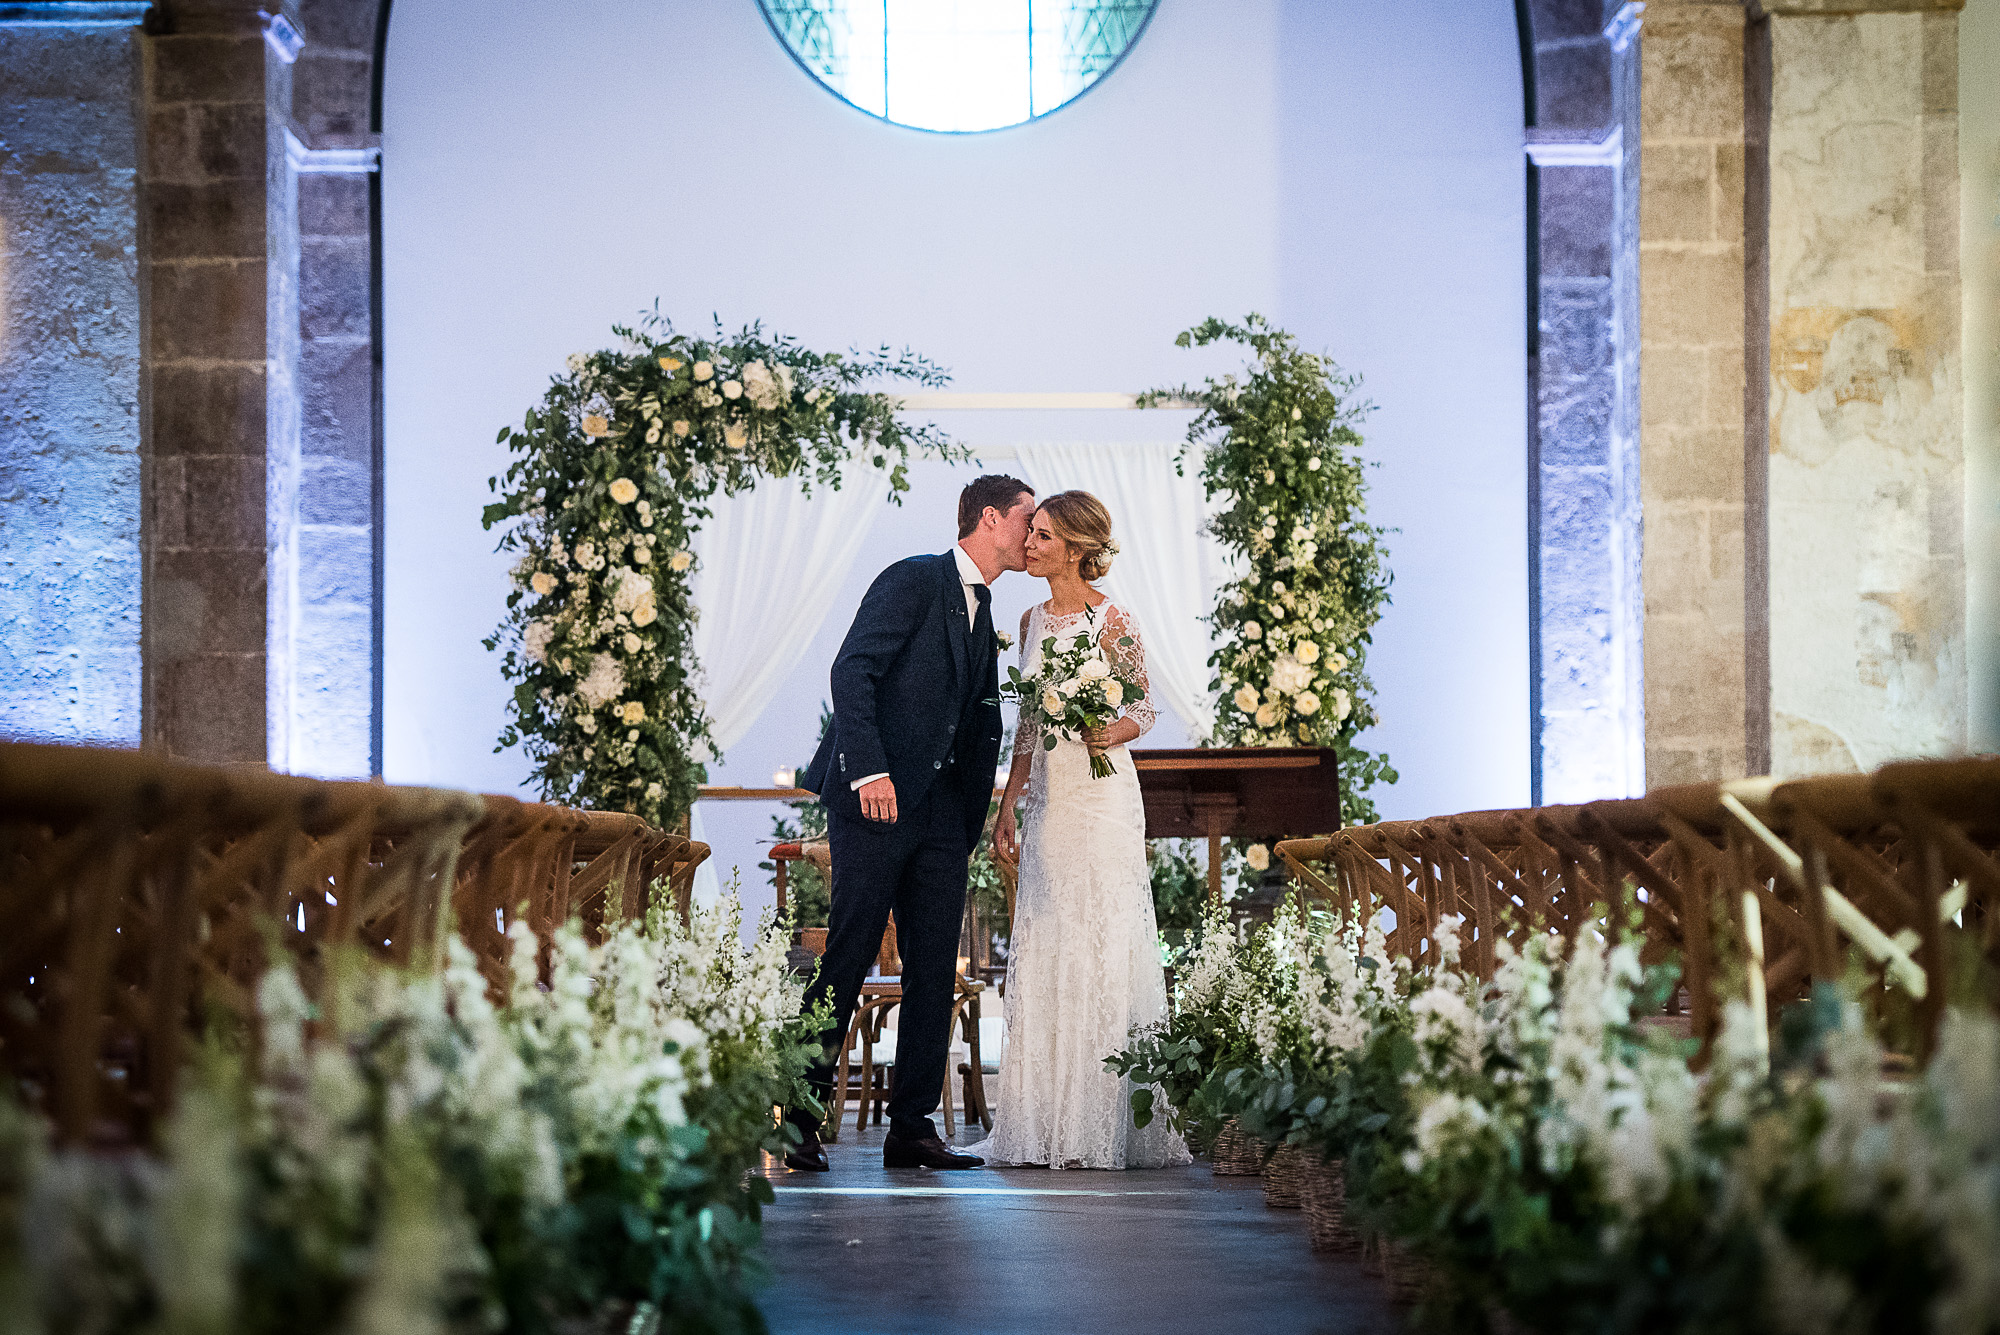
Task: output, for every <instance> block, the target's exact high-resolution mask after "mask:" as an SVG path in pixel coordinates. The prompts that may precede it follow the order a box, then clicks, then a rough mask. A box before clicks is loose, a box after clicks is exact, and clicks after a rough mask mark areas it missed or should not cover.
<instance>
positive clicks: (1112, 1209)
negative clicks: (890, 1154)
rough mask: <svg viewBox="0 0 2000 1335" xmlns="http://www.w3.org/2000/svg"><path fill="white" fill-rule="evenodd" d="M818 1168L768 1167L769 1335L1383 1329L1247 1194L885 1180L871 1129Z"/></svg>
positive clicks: (1372, 1283)
mask: <svg viewBox="0 0 2000 1335" xmlns="http://www.w3.org/2000/svg"><path fill="white" fill-rule="evenodd" d="M976 1138H977V1137H975V1136H967V1135H963V1134H961V1135H960V1136H959V1137H958V1140H959V1141H960V1143H962V1144H963V1143H970V1141H972V1140H973V1139H976ZM827 1154H828V1157H829V1158H830V1159H831V1160H832V1162H833V1171H832V1172H829V1173H792V1172H787V1171H786V1170H785V1169H784V1168H783V1167H782V1166H778V1165H775V1164H774V1165H773V1168H774V1171H773V1172H772V1173H771V1182H772V1186H773V1187H774V1188H775V1189H776V1191H777V1197H778V1199H777V1203H776V1204H774V1205H772V1206H771V1207H770V1208H769V1209H768V1210H767V1211H766V1212H765V1215H764V1221H765V1223H764V1242H765V1255H766V1256H767V1257H768V1258H769V1259H770V1262H771V1265H772V1268H773V1270H774V1271H775V1272H776V1278H775V1280H774V1282H773V1283H772V1284H771V1286H770V1287H769V1288H768V1289H766V1290H765V1291H764V1292H763V1294H762V1295H761V1300H762V1304H763V1308H764V1312H765V1315H766V1316H767V1317H768V1318H769V1319H770V1323H771V1330H772V1331H773V1335H791V1333H792V1332H798V1333H799V1335H805V1333H806V1332H811V1335H906V1333H907V1335H946V1333H947V1332H948V1333H949V1335H1015V1333H1016V1332H1021V1333H1022V1335H1026V1333H1028V1332H1033V1335H1100V1333H1104V1335H1109V1333H1111V1332H1125V1331H1132V1332H1148V1333H1149V1335H1171V1333H1172V1332H1177V1331H1200V1332H1204V1333H1207V1332H1217V1333H1219V1335H1234V1333H1235V1332H1238V1331H1257V1332H1263V1331H1284V1332H1287V1335H1363V1333H1364V1332H1365V1333H1367V1335H1373V1333H1374V1332H1389V1331H1395V1330H1399V1329H1401V1325H1402V1323H1401V1319H1400V1316H1399V1314H1398V1312H1397V1310H1396V1309H1395V1308H1393V1307H1391V1306H1390V1304H1389V1302H1388V1300H1387V1298H1386V1296H1385V1294H1384V1292H1383V1290H1382V1287H1381V1284H1380V1282H1379V1281H1378V1280H1377V1279H1375V1278H1374V1277H1373V1276H1371V1275H1368V1274H1365V1273H1363V1271H1362V1269H1361V1267H1360V1265H1359V1264H1358V1263H1357V1262H1354V1261H1349V1260H1336V1259H1332V1258H1329V1257H1322V1256H1315V1255H1313V1253H1312V1251H1311V1250H1310V1249H1309V1248H1308V1247H1307V1246H1306V1233H1305V1220H1304V1219H1303V1218H1302V1217H1301V1215H1300V1214H1299V1212H1298V1211H1296V1210H1273V1209H1270V1208H1269V1207H1267V1206H1266V1205H1265V1204H1264V1195H1263V1191H1262V1189H1261V1188H1260V1186H1259V1185H1258V1182H1257V1180H1256V1179H1255V1178H1241V1177H1216V1176H1214V1175H1213V1174H1211V1173H1210V1172H1209V1170H1208V1166H1207V1165H1206V1164H1196V1165H1194V1166H1193V1167H1191V1168H1175V1169H1166V1170H1161V1171H1155V1172H1129V1173H1090V1172H1069V1173H1051V1172H1049V1171H1047V1170H1045V1169H984V1170H978V1171H973V1172H964V1173H932V1172H929V1171H927V1170H924V1169H899V1170H895V1171H890V1170H887V1169H884V1168H883V1167H882V1132H881V1130H880V1129H877V1128H871V1129H870V1130H868V1131H866V1132H864V1133H862V1135H861V1136H860V1138H859V1140H858V1141H857V1139H856V1138H855V1134H854V1132H853V1131H852V1130H850V1131H849V1132H848V1133H847V1134H846V1135H845V1136H843V1137H842V1139H841V1142H840V1143H839V1144H837V1145H829V1146H827Z"/></svg>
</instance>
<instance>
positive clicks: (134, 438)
mask: <svg viewBox="0 0 2000 1335" xmlns="http://www.w3.org/2000/svg"><path fill="white" fill-rule="evenodd" d="M126 8H127V9H128V10H131V9H134V8H135V7H131V6H127V7H126ZM135 16H136V15H135V14H127V15H126V16H125V17H124V19H123V21H122V22H117V23H115V24H114V25H113V26H104V27H72V26H54V25H46V24H33V23H22V24H15V25H9V26H4V27H0V89H4V90H5V96H4V99H0V285H4V287H0V291H4V297H0V734H5V735H7V736H13V737H28V738H35V739H41V740H49V741H71V742H94V743H101V744H110V745H121V746H131V745H136V744H137V743H138V742H139V740H140V736H141V732H142V728H143V705H142V693H141V689H140V679H141V630H142V603H143V585H144V563H143V560H142V557H141V550H140V527H141V525H140V496H141V467H142V463H141V457H142V456H141V441H142V439H143V422H142V420H141V413H140V375H141V352H142V347H143V331H142V326H141V302H140V296H139V284H138V265H139V239H140V192H139V162H140V140H141V137H142V136H141V127H140V125H139V122H138V105H139V103H138V92H139V80H140V65H141V60H142V45H143V43H142V39H141V38H140V36H139V32H138V29H137V28H135V27H133V26H131V25H132V21H133V18H134V17H135Z"/></svg>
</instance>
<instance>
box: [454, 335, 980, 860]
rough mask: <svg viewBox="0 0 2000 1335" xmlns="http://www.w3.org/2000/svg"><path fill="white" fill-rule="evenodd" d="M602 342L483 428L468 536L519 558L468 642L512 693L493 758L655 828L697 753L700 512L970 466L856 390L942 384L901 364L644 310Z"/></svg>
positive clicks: (926, 369) (687, 796)
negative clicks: (856, 475)
mask: <svg viewBox="0 0 2000 1335" xmlns="http://www.w3.org/2000/svg"><path fill="white" fill-rule="evenodd" d="M613 332H615V333H616V334H618V335H620V336H621V338H622V339H623V346H621V347H619V348H617V349H608V350H605V351H601V352H593V353H578V354H576V355H574V356H572V357H571V358H570V359H569V363H568V367H567V370H566V372H565V373H564V374H563V375H560V376H557V377H556V378H555V379H554V380H553V381H552V382H551V384H550V386H549V389H548V392H547V393H546V394H545V395H544V396H543V399H542V403H541V405H540V406H539V407H537V408H535V409H533V410H531V411H530V412H529V413H528V415H527V418H526V420H525V421H524V422H523V424H522V425H521V426H520V427H517V428H511V429H507V430H503V431H501V432H500V435H499V443H501V444H503V445H506V446H507V447H508V449H509V451H510V452H511V453H512V454H513V455H514V459H513V462H512V463H510V464H509V465H508V467H507V469H506V471H505V473H504V474H502V475H501V476H500V477H496V478H493V479H491V481H490V483H489V485H490V486H491V487H492V488H493V489H494V490H495V491H497V492H498V493H499V499H498V500H496V501H495V502H494V503H493V504H491V505H489V506H487V507H486V511H485V515H484V522H485V524H486V527H488V528H489V529H490V528H494V527H496V526H499V527H501V529H502V532H501V537H500V544H499V545H500V549H501V550H502V551H508V552H514V553H517V554H518V556H517V559H516V561H515V563H514V567H513V588H512V590H511V591H510V592H509V594H508V597H507V614H506V617H505V619H504V621H503V622H502V624H501V626H500V627H499V629H498V630H497V631H495V632H494V634H493V635H492V636H490V637H489V638H488V639H487V640H486V642H485V643H486V647H487V648H489V649H496V650H500V651H502V653H503V658H502V660H501V671H502V673H503V674H504V675H505V676H506V678H507V679H508V680H509V681H510V682H512V683H513V685H514V692H513V697H512V700H511V701H510V704H509V716H510V718H509V722H508V724H507V727H506V728H505V730H504V731H503V732H502V733H501V735H500V746H501V747H508V746H514V745H521V746H523V747H525V749H526V750H527V753H528V756H529V759H530V760H531V761H532V762H533V764H534V770H533V773H534V777H535V779H536V781H537V782H538V783H539V784H540V786H541V791H542V794H543V796H544V797H545V798H547V799H548V800H550V801H556V802H566V803H572V804H576V805H583V806H593V807H598V808H603V809H609V810H620V811H629V812H634V813H636V814H638V815H640V816H642V817H644V818H645V819H646V820H647V821H649V822H651V823H653V824H656V825H661V826H664V827H669V828H670V827H671V826H672V825H673V824H674V823H675V822H676V821H677V820H678V819H679V817H680V815H681V813H683V812H685V811H686V810H687V808H688V805H689V804H690V803H691V802H692V801H693V799H694V793H695V789H696V788H697V787H698V786H699V785H700V783H701V782H702V778H703V775H704V773H705V771H704V769H703V764H704V762H705V761H707V760H709V759H712V758H713V750H714V747H713V738H712V737H711V736H710V733H709V722H708V715H707V712H706V708H705V706H704V704H703V702H702V699H701V695H700V682H701V665H700V664H699V663H698V662H696V660H695V654H694V648H693V642H692V632H693V625H694V621H695V618H696V616H697V615H698V611H697V609H696V608H695V606H694V604H693V601H692V597H691V591H690V588H691V586H690V581H691V578H692V576H693V573H694V566H695V557H694V539H695V534H696V532H697V531H698V530H699V528H700V525H701V521H702V520H704V519H706V518H708V516H709V510H708V509H707V502H708V501H709V499H710V498H711V497H713V496H714V495H715V493H716V492H718V491H721V492H723V493H725V494H730V495H733V494H735V493H737V492H741V491H744V490H746V489H748V488H750V487H752V486H755V485H763V484H765V483H768V482H775V481H778V480H780V479H782V480H783V482H782V485H787V486H799V487H803V488H805V489H807V490H810V489H811V488H812V487H814V486H821V487H838V486H840V485H841V479H842V476H843V469H844V468H845V467H846V465H847V464H848V463H849V462H850V461H853V460H857V459H858V460H862V461H864V462H866V463H867V464H868V465H870V466H872V467H874V468H876V469H879V470H880V471H881V474H882V481H883V483H884V486H885V488H886V490H887V492H888V495H889V497H890V499H891V500H894V499H896V498H897V497H899V496H900V494H901V493H902V492H903V491H905V490H907V489H908V487H909V481H908V476H907V473H908V464H909V460H910V458H911V457H912V456H913V455H929V456H933V457H938V458H946V459H958V458H965V457H968V454H967V451H966V450H964V449H963V448H962V447H959V446H957V445H955V444H953V443H952V442H951V441H950V440H949V439H948V438H946V437H945V436H944V434H943V433H942V432H940V431H938V430H937V428H935V427H933V426H929V425H924V426H909V425H905V424H904V423H903V422H901V421H899V420H898V418H897V416H896V411H897V410H896V400H895V399H893V398H891V397H890V396H889V395H887V394H884V393H881V392H879V391H874V390H864V389H863V388H862V386H863V385H864V384H866V383H869V382H876V381H880V380H883V379H900V380H906V381H911V382H914V383H916V384H919V385H925V386H936V385H941V384H944V383H945V382H946V380H947V377H946V375H945V374H944V372H943V371H941V370H940V369H939V368H938V367H936V366H934V365H933V364H932V363H930V362H928V361H926V360H924V359H923V358H922V357H919V356H916V355H915V354H913V353H910V352H904V353H902V354H900V355H892V354H891V353H890V352H889V350H888V349H887V348H883V349H880V350H877V351H875V352H868V353H864V352H859V351H857V352H852V353H848V354H845V355H843V354H839V353H818V352H810V351H808V350H806V349H805V348H803V347H801V346H800V345H799V344H798V343H797V342H796V341H794V340H792V339H789V338H773V337H768V336H766V335H765V334H764V332H763V330H762V328H761V327H760V326H757V325H752V326H750V327H749V328H747V329H745V330H743V331H742V332H740V333H738V334H735V335H725V334H724V333H723V330H722V328H721V326H720V324H719V323H718V325H717V327H716V329H715V331H714V333H713V334H712V335H711V336H710V337H707V338H693V337H689V336H688V335H684V334H681V333H679V332H677V331H676V330H675V329H674V328H673V326H672V324H671V323H670V322H669V321H667V320H666V319H664V318H662V317H661V316H660V315H659V314H658V312H657V311H655V312H654V313H653V314H651V315H650V316H648V317H647V318H646V319H645V320H644V321H643V322H642V324H641V326H640V327H639V329H637V330H633V329H628V328H624V327H619V328H617V329H615V330H614V331H613Z"/></svg>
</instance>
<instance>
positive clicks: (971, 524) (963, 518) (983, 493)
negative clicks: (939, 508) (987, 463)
mask: <svg viewBox="0 0 2000 1335" xmlns="http://www.w3.org/2000/svg"><path fill="white" fill-rule="evenodd" d="M1034 494H1035V489H1034V488H1033V487H1031V486H1029V485H1028V484H1027V483H1025V482H1023V481H1021V479H1020V478H1018V477H1008V476H1007V475H1006V474H1005V473H988V474H986V475H985V476H984V477H976V478H974V479H972V481H971V482H969V483H967V484H966V488H965V490H964V491H961V492H960V493H958V536H959V537H961V538H969V537H971V536H972V530H974V529H976V528H978V527H979V517H980V516H981V515H983V514H985V513H986V507H987V506H989V505H990V506H992V507H993V508H994V509H995V510H998V511H999V512H1000V513H1001V514H1003V515H1004V514H1006V513H1007V512H1008V511H1009V510H1011V509H1013V508H1014V502H1015V501H1018V500H1020V499H1021V497H1023V496H1033V495H1034Z"/></svg>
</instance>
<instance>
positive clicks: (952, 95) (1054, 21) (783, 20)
mask: <svg viewBox="0 0 2000 1335" xmlns="http://www.w3.org/2000/svg"><path fill="white" fill-rule="evenodd" d="M759 3H761V4H762V5H763V7H764V16H765V17H766V18H768V19H769V20H770V21H771V27H772V29H773V30H774V31H776V32H777V34H778V36H780V37H782V38H783V39H784V41H785V45H786V46H788V47H790V48H791V52H792V55H793V56H794V57H796V58H797V59H798V62H799V64H801V65H803V66H805V67H806V69H807V70H809V71H811V73H812V75H813V77H814V78H816V79H818V80H819V81H820V82H821V83H823V84H825V85H826V86H827V87H828V88H830V89H832V90H833V91H834V92H835V93H838V94H839V95H840V96H841V97H842V98H843V99H845V100H846V101H848V102H850V103H852V104H853V105H855V106H857V107H859V108H860V109H861V110H863V111H865V112H867V113H868V114H869V115H871V116H880V117H881V118H882V119H883V120H886V121H894V122H895V123H896V124H898V125H909V126H914V127H915V128H917V129H920V130H949V131H956V132H960V133H965V132H970V131H975V130H997V129H1000V128H1002V127H1003V126H1008V125H1019V124H1020V123H1021V122H1022V121H1029V120H1033V119H1034V118H1035V117H1037V116H1043V115H1046V114H1048V113H1049V112H1051V111H1054V110H1055V109H1056V108H1057V107H1060V106H1062V105H1064V104H1065V103H1067V102H1069V101H1071V100H1072V99H1074V98H1076V97H1078V96H1080V95H1082V93H1083V92H1084V91H1085V90H1086V89H1088V88H1089V87H1090V86H1091V85H1092V84H1094V83H1096V82H1097V81H1098V80H1099V79H1101V78H1103V77H1104V76H1105V75H1106V74H1108V73H1110V72H1111V67H1112V66H1114V65H1116V64H1117V63H1118V61H1119V60H1120V59H1121V58H1122V57H1123V56H1124V54H1125V52H1126V51H1127V50H1128V49H1130V47H1131V45H1132V43H1133V42H1135V41H1137V40H1138V39H1139V33H1140V31H1141V30H1142V29H1144V28H1145V26H1146V20H1148V19H1150V18H1151V17H1152V16H1153V9H1154V6H1155V5H1156V4H1157V3H1158V0H759Z"/></svg>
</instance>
